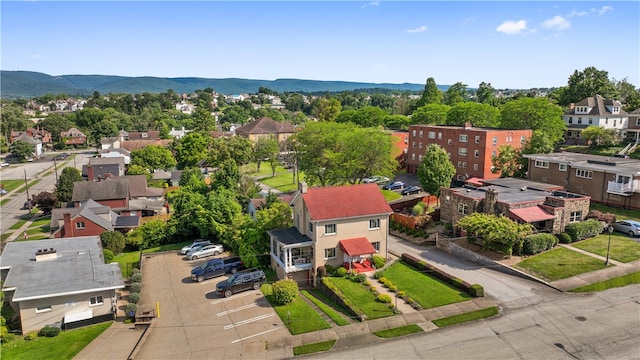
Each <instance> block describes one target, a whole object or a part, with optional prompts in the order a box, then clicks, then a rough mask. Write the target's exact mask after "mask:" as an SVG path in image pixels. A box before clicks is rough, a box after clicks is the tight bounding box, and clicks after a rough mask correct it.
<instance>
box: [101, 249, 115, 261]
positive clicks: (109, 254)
mask: <svg viewBox="0 0 640 360" xmlns="http://www.w3.org/2000/svg"><path fill="white" fill-rule="evenodd" d="M102 255H103V256H104V263H105V264H110V263H111V262H112V261H113V258H114V257H115V255H114V254H113V251H111V250H109V249H104V250H102Z"/></svg>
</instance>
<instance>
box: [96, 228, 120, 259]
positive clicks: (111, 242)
mask: <svg viewBox="0 0 640 360" xmlns="http://www.w3.org/2000/svg"><path fill="white" fill-rule="evenodd" d="M100 241H101V242H102V248H103V249H107V250H111V251H113V253H114V254H120V253H121V252H122V250H124V245H125V237H124V235H123V234H122V233H121V232H118V231H105V232H103V233H102V234H100Z"/></svg>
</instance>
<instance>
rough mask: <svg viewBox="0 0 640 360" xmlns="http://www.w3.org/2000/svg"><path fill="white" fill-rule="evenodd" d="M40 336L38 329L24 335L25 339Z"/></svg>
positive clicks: (33, 338)
mask: <svg viewBox="0 0 640 360" xmlns="http://www.w3.org/2000/svg"><path fill="white" fill-rule="evenodd" d="M37 337H38V332H37V331H32V332H30V333H28V334H27V335H25V336H24V339H25V340H35V339H36V338H37Z"/></svg>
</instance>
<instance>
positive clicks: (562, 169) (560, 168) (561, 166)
mask: <svg viewBox="0 0 640 360" xmlns="http://www.w3.org/2000/svg"><path fill="white" fill-rule="evenodd" d="M558 170H559V171H567V164H558Z"/></svg>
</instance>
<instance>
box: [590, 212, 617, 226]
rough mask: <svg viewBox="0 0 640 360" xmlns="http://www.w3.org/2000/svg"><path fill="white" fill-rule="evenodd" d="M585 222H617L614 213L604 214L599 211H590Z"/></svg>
mask: <svg viewBox="0 0 640 360" xmlns="http://www.w3.org/2000/svg"><path fill="white" fill-rule="evenodd" d="M584 219H585V220H588V219H596V220H599V221H604V222H605V223H607V224H611V223H613V222H615V221H616V215H615V214H612V213H606V214H605V213H603V212H602V211H599V210H591V211H589V213H588V214H587V216H585V218H584Z"/></svg>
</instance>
